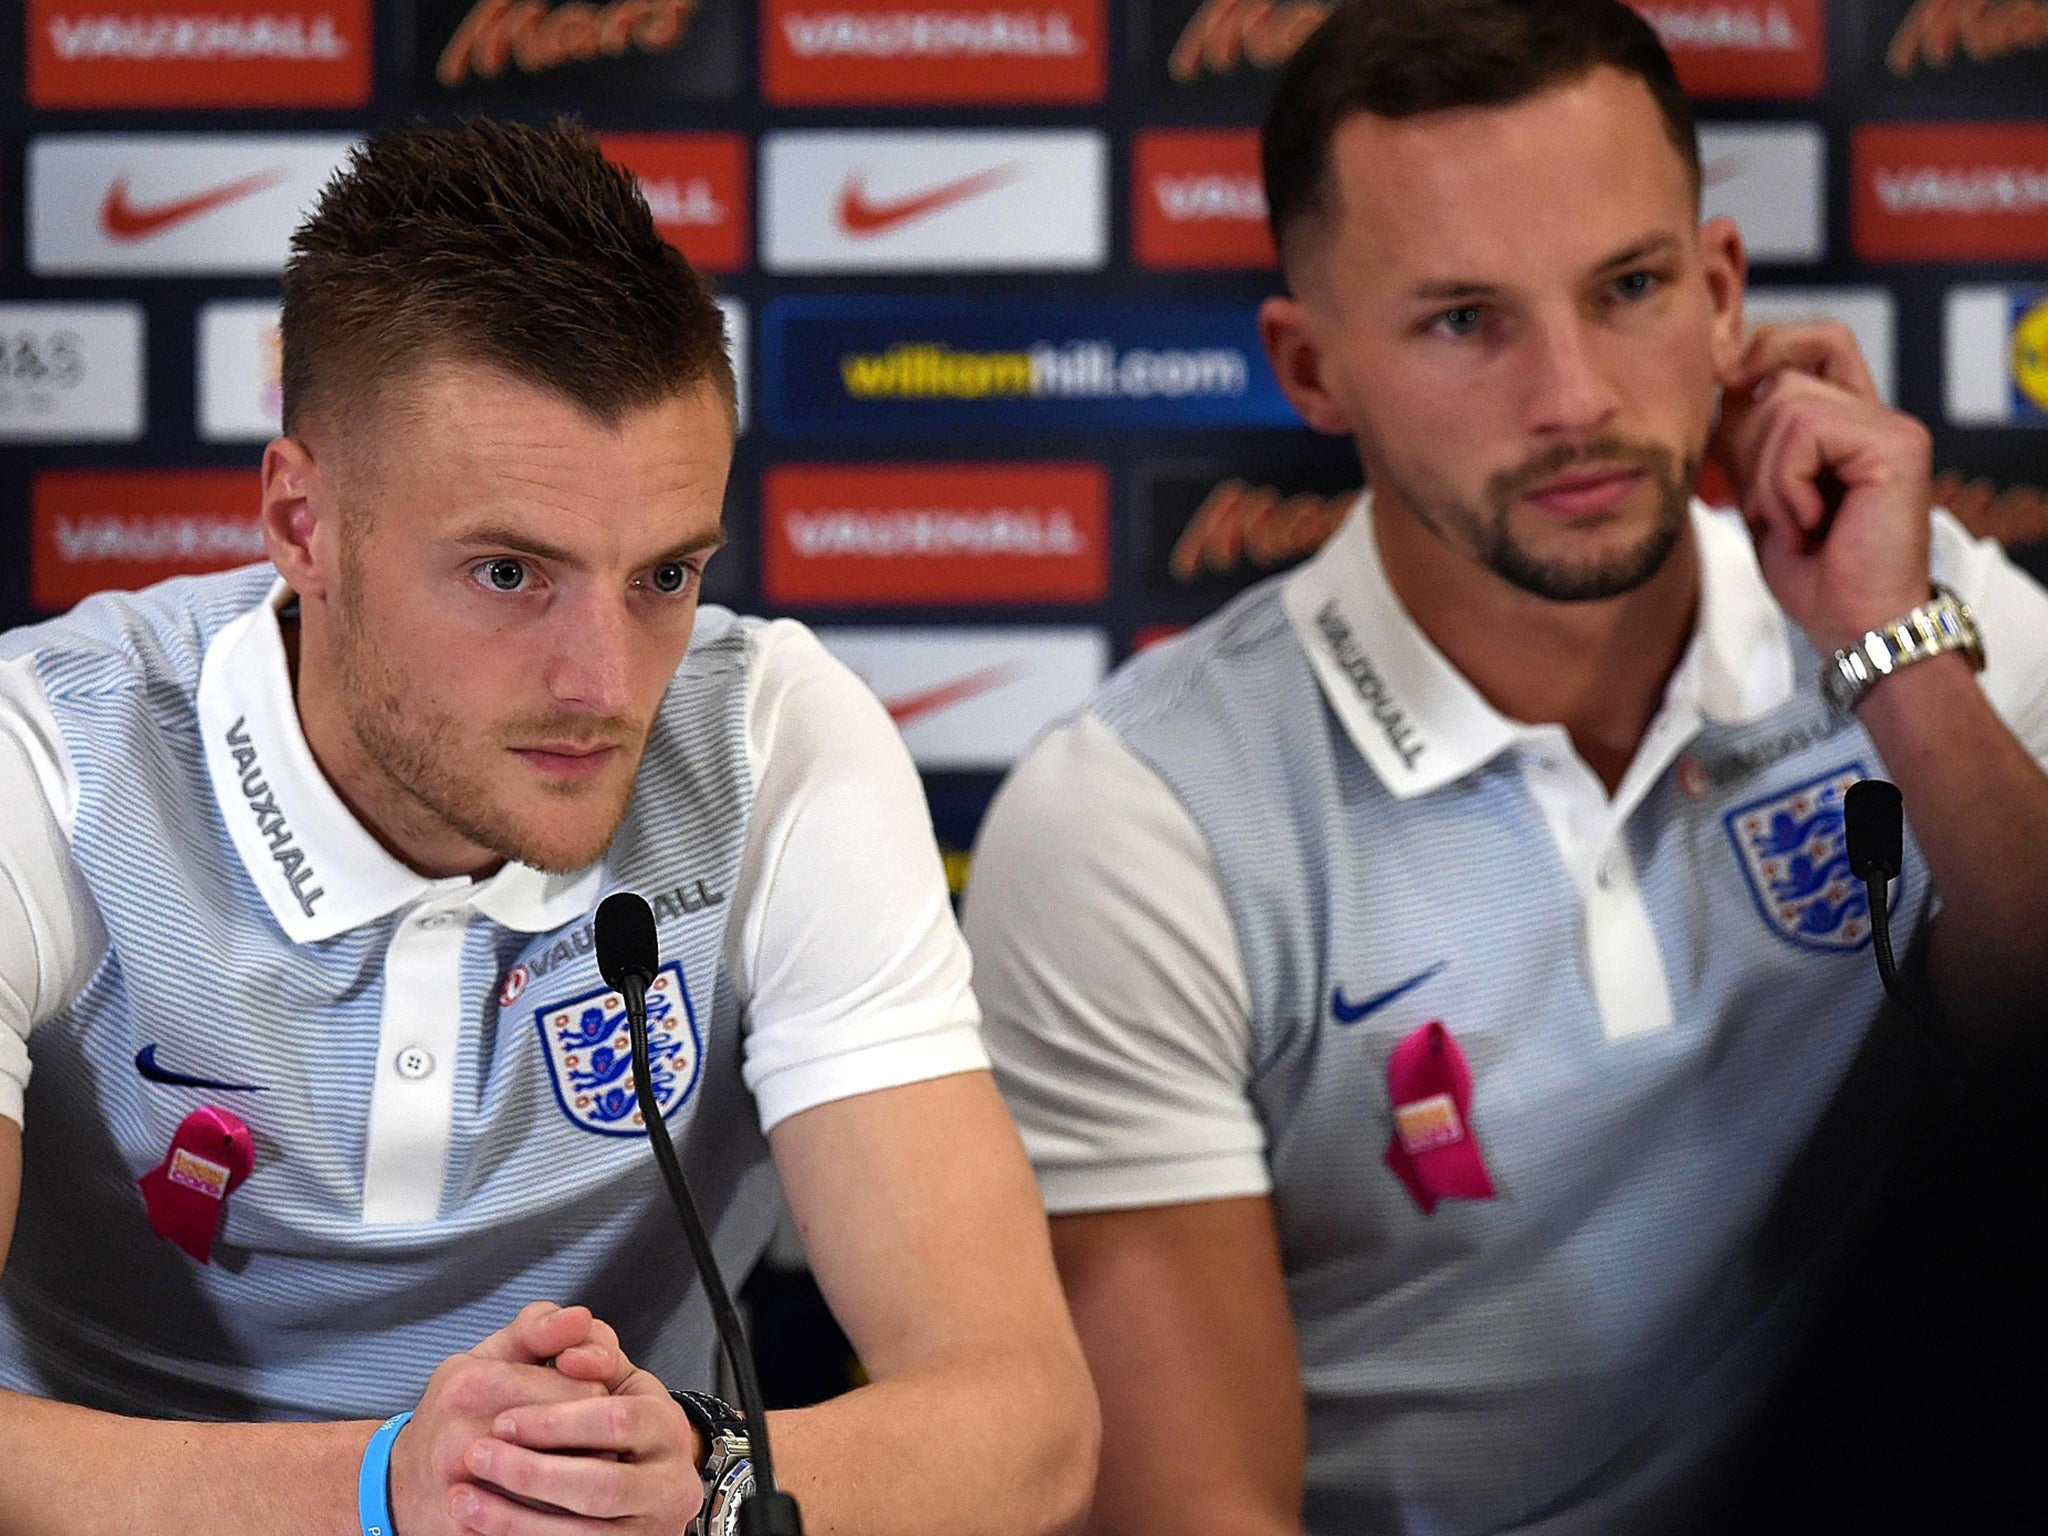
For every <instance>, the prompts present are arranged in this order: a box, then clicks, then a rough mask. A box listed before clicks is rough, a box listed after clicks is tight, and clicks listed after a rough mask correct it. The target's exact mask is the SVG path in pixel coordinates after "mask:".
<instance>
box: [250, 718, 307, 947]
mask: <svg viewBox="0 0 2048 1536" xmlns="http://www.w3.org/2000/svg"><path fill="white" fill-rule="evenodd" d="M248 725H249V717H248V716H247V715H241V716H238V717H237V718H236V720H235V723H234V724H233V725H231V726H229V727H228V732H227V742H228V750H229V751H231V752H233V753H234V755H235V772H236V773H238V774H240V775H241V780H242V796H243V798H244V799H246V800H247V801H248V802H249V809H250V810H251V811H253V812H254V813H255V816H256V830H257V831H258V832H260V833H262V834H263V836H264V837H265V838H266V839H267V840H268V841H269V843H270V856H271V857H272V858H273V859H275V860H277V867H278V868H279V869H280V870H282V871H283V873H284V883H285V884H286V885H288V886H290V887H291V892H292V895H293V896H295V897H296V898H298V903H299V910H300V911H301V912H303V913H305V914H306V916H308V917H311V916H312V915H313V904H314V903H315V902H317V901H318V900H319V899H320V898H321V897H322V896H325V895H326V894H327V890H326V887H324V886H318V885H314V886H313V888H312V889H311V890H310V891H309V890H307V889H306V887H307V886H309V885H313V882H314V880H316V879H318V878H319V877H318V876H317V875H315V874H314V873H313V866H312V865H311V864H309V863H308V862H307V861H306V854H305V850H304V849H302V848H300V847H299V845H298V842H297V841H296V840H295V839H294V838H293V837H292V829H291V827H290V826H289V825H288V824H287V823H286V822H285V819H284V812H283V811H281V810H279V809H278V808H277V797H276V796H275V795H273V794H272V793H271V792H270V784H269V781H268V780H266V779H265V778H264V777H263V767H262V765H261V764H260V763H258V762H257V760H256V748H255V745H254V744H253V743H252V742H251V741H250V740H249V728H248Z"/></svg>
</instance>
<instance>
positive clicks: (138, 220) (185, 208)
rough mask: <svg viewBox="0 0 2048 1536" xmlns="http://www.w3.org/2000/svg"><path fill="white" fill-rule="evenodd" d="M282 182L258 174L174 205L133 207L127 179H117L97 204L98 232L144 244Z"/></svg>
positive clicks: (275, 173) (277, 173) (279, 174)
mask: <svg viewBox="0 0 2048 1536" xmlns="http://www.w3.org/2000/svg"><path fill="white" fill-rule="evenodd" d="M282 180H284V171H283V170H282V169H277V170H269V171H258V172H256V173H255V174H254V175H253V176H244V177H242V178H241V179H240V180H239V181H230V182H227V183H225V184H223V185H221V186H218V187H209V188H208V189H207V190H206V191H204V192H195V193H193V194H192V195H191V196H190V197H181V198H178V199H177V200H176V201H174V202H168V203H153V204H148V205H145V206H142V207H137V206H136V205H135V204H134V203H132V202H130V201H129V200H128V178H127V177H126V176H117V177H115V178H114V184H113V185H112V186H111V187H109V188H107V196H106V200H105V201H104V202H102V203H101V204H100V228H101V229H103V230H104V231H106V235H107V238H108V239H109V240H120V241H124V242H128V241H135V240H147V239H148V238H149V237H150V236H151V235H160V234H162V233H163V232H164V231H165V230H167V229H171V228H173V227H175V226H176V225H179V224H183V223H186V222H187V221H189V220H192V219H196V218H198V217H199V216H200V215H201V214H203V213H211V212H213V210H214V209H216V208H224V207H226V206H227V205H228V204H229V203H232V202H237V201H239V200H240V199H242V198H245V197H249V196H251V195H252V194H254V193H257V192H261V191H262V190H264V188H266V187H274V186H276V185H277V184H278V183H279V182H280V181H282Z"/></svg>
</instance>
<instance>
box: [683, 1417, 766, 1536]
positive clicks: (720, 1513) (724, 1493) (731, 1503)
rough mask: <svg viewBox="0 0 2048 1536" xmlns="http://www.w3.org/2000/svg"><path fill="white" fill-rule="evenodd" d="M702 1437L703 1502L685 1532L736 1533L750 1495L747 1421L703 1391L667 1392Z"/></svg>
mask: <svg viewBox="0 0 2048 1536" xmlns="http://www.w3.org/2000/svg"><path fill="white" fill-rule="evenodd" d="M669 1396H670V1397H672V1398H674V1399H675V1401H676V1406H677V1407H678V1408H680V1409H682V1410H683V1412H684V1413H686V1414H688V1415H689V1418H690V1423H691V1424H692V1425H694V1426H695V1428H696V1430H697V1433H698V1434H700V1435H702V1436H703V1437H704V1444H705V1447H706V1450H705V1454H704V1502H703V1504H702V1505H701V1506H699V1508H698V1510H697V1518H696V1519H694V1520H692V1521H691V1522H690V1524H689V1526H688V1527H687V1528H686V1529H685V1530H684V1532H683V1536H737V1533H738V1531H739V1528H740V1506H741V1505H742V1504H744V1503H745V1502H746V1501H747V1500H748V1499H750V1498H751V1497H753V1493H754V1458H753V1455H752V1453H751V1451H750V1450H749V1449H748V1445H747V1421H746V1419H745V1418H744V1417H742V1416H741V1414H740V1412H739V1410H738V1409H736V1408H734V1407H733V1406H732V1405H731V1404H730V1403H725V1402H721V1401H720V1400H719V1399H717V1398H715V1397H712V1396H710V1395H709V1394H707V1393H703V1392H670V1393H669Z"/></svg>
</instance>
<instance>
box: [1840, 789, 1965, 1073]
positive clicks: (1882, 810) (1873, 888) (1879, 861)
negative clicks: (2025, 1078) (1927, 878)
mask: <svg viewBox="0 0 2048 1536" xmlns="http://www.w3.org/2000/svg"><path fill="white" fill-rule="evenodd" d="M1842 820H1843V830H1844V831H1845V832H1846V834H1847V836H1848V842H1849V873H1850V874H1852V875H1854V876H1855V877H1856V878H1857V879H1859V880H1861V881H1862V882H1863V888H1864V890H1865V891H1867V892H1869V894H1870V947H1871V949H1872V950H1873V951H1875V952H1876V955H1877V974H1878V978H1879V979H1880V980H1881V981H1883V982H1884V990H1885V992H1886V993H1887V995H1889V996H1890V998H1891V1000H1892V1002H1893V1003H1894V1004H1895V1005H1897V1007H1898V1010H1899V1012H1901V1013H1903V1014H1904V1015H1905V1016H1906V1017H1907V1018H1909V1019H1911V1020H1912V1021H1913V1022H1914V1024H1916V1025H1918V1026H1919V1028H1920V1031H1921V1033H1923V1034H1924V1035H1926V1036H1927V1037H1928V1038H1929V1039H1930V1040H1933V1041H1934V1042H1935V1043H1936V1044H1937V1045H1939V1046H1940V1047H1941V1048H1942V1049H1943V1050H1944V1051H1945V1052H1947V1053H1948V1056H1949V1059H1950V1061H1951V1062H1954V1061H1955V1060H1957V1059H1958V1052H1957V1047H1956V1043H1955V1041H1954V1040H1953V1039H1951V1038H1950V1037H1949V1036H1948V1035H1947V1034H1946V1033H1945V1032H1944V1031H1942V1030H1939V1029H1937V1028H1935V1026H1934V1024H1933V1023H1932V1022H1931V1021H1930V1020H1929V1019H1928V1018H1927V1016H1926V1015H1925V1014H1923V1013H1921V1012H1920V1010H1919V1009H1917V1008H1915V1007H1914V1006H1913V1004H1912V1002H1911V1001H1910V1000H1909V999H1908V998H1907V996H1906V989H1905V988H1904V987H1903V986H1902V985H1900V983H1899V969H1898V965H1897V963H1896V962H1895V961H1894V960H1893V958H1892V926H1891V913H1890V911H1889V909H1888V907H1887V905H1886V903H1887V901H1888V900H1889V898H1890V885H1891V882H1892V881H1894V880H1896V879H1897V878H1898V877H1899V870H1900V868H1901V867H1903V866H1904V864H1905V862H1906V811H1905V801H1904V800H1903V799H1902V798H1901V797H1900V795H1899V786H1898V785H1896V784H1894V783H1892V782H1891V781H1890V780H1888V779H1859V780H1858V781H1857V782H1856V783H1854V784H1851V785H1850V786H1849V792H1848V793H1847V794H1846V795H1844V796H1843V797H1842Z"/></svg>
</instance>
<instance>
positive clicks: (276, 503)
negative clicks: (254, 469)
mask: <svg viewBox="0 0 2048 1536" xmlns="http://www.w3.org/2000/svg"><path fill="white" fill-rule="evenodd" d="M335 516H336V508H335V504H334V488H333V486H332V484H331V483H330V478H329V477H328V476H327V475H325V474H324V473H323V471H322V468H321V466H320V464H319V463H318V462H316V461H315V459H314V458H313V454H312V451H311V450H310V449H308V448H307V447H306V445H305V444H304V443H302V442H300V441H299V440H298V439H297V438H295V437H279V438H273V439H272V440H271V441H270V443H269V444H268V445H267V446H266V447H265V448H264V450H263V505H262V511H261V522H262V527H263V544H264V547H265V548H266V549H268V550H269V551H270V562H271V564H273V565H275V566H276V567H277V573H278V575H280V576H282V577H283V578H284V579H285V584H286V585H287V586H289V587H290V588H291V589H292V590H293V591H294V592H296V593H298V594H299V596H300V597H302V598H311V599H313V600H315V601H323V600H325V598H326V597H327V595H328V591H329V589H330V587H331V586H332V584H333V582H334V578H335V575H336V570H335V565H334V560H335V556H336V553H337V551H338V543H337V540H336V537H335V535H336V533H337V532H338V530H336V529H335V528H333V527H331V526H329V525H330V524H332V523H333V521H334V519H335Z"/></svg>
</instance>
